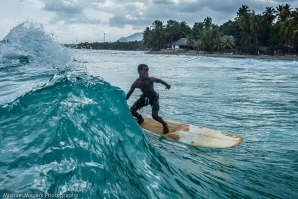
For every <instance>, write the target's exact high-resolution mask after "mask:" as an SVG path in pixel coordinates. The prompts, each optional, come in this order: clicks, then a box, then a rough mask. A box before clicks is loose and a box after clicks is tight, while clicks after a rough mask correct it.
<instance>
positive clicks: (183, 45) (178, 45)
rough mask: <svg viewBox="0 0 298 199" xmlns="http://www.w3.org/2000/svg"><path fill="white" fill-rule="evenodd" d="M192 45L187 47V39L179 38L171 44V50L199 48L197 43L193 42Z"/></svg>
mask: <svg viewBox="0 0 298 199" xmlns="http://www.w3.org/2000/svg"><path fill="white" fill-rule="evenodd" d="M193 43H194V44H192V45H189V44H188V40H187V38H181V39H179V40H178V41H175V42H173V44H172V49H183V50H185V49H196V48H198V47H199V44H198V42H193Z"/></svg>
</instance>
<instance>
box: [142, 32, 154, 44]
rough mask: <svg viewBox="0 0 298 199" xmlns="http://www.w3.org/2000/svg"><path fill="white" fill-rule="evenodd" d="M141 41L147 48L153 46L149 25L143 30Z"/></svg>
mask: <svg viewBox="0 0 298 199" xmlns="http://www.w3.org/2000/svg"><path fill="white" fill-rule="evenodd" d="M142 41H143V43H144V46H145V47H147V48H152V47H153V46H154V44H153V42H154V38H153V33H152V31H151V30H150V28H149V27H146V29H145V31H144V32H143V40H142Z"/></svg>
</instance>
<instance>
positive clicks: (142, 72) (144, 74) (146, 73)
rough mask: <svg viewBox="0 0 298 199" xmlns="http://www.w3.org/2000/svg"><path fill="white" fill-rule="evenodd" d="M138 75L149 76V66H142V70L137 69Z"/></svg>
mask: <svg viewBox="0 0 298 199" xmlns="http://www.w3.org/2000/svg"><path fill="white" fill-rule="evenodd" d="M138 72H139V75H140V77H148V76H149V68H148V67H144V68H143V69H142V70H139V71H138Z"/></svg>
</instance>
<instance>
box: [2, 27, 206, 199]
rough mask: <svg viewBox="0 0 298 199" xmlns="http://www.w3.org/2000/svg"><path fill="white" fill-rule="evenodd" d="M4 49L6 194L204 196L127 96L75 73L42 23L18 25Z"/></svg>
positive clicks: (3, 165) (3, 167)
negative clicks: (159, 147) (153, 137)
mask: <svg viewBox="0 0 298 199" xmlns="http://www.w3.org/2000/svg"><path fill="white" fill-rule="evenodd" d="M5 49H8V50H5ZM0 52H1V55H0V60H1V62H0V63H1V66H0V78H2V81H1V83H0V90H1V93H0V96H1V98H2V99H1V103H0V104H1V106H0V126H1V128H0V140H1V141H0V148H1V151H0V157H1V159H0V172H1V174H2V175H1V177H0V179H1V180H0V195H1V197H4V196H5V194H25V193H27V194H28V193H30V194H35V195H33V196H35V197H36V198H42V197H44V196H45V195H46V194H77V195H76V196H77V197H78V198H181V197H185V198H196V197H199V195H198V194H197V193H196V191H195V190H194V189H192V188H191V187H186V186H185V185H183V183H182V181H183V179H184V180H186V178H185V177H183V176H184V175H185V173H184V174H182V173H181V171H179V169H177V168H176V167H174V166H173V165H171V164H169V163H168V162H167V161H166V160H165V159H164V158H163V157H162V156H161V155H160V154H159V152H158V151H156V150H155V149H154V148H153V147H152V146H151V144H150V143H149V142H148V140H147V138H146V137H145V136H144V134H143V132H142V130H141V129H140V127H139V126H138V125H137V124H136V122H135V121H134V120H133V118H132V117H131V114H130V111H129V108H128V105H127V103H126V100H125V93H124V92H123V91H122V90H121V89H119V88H117V87H113V86H111V85H110V84H109V83H107V82H105V81H103V80H102V79H101V78H99V77H93V76H90V75H87V73H85V72H84V71H83V70H78V68H79V69H80V67H78V66H75V65H74V64H72V63H71V62H70V55H69V54H68V53H67V52H66V51H65V49H64V48H63V47H61V46H59V45H57V44H55V43H54V42H52V40H51V38H50V37H49V36H48V35H46V33H45V32H44V31H43V29H42V27H41V26H40V25H39V24H36V23H33V22H24V23H22V24H20V25H19V26H17V27H15V28H13V29H12V30H11V32H10V33H9V34H8V35H7V36H6V37H5V38H4V40H3V41H2V42H1V46H0ZM179 173H180V174H181V175H177V174H179ZM191 184H192V182H190V185H191ZM193 185H194V186H195V184H193ZM206 195H207V194H206ZM10 196H15V195H10ZM31 196H32V195H31Z"/></svg>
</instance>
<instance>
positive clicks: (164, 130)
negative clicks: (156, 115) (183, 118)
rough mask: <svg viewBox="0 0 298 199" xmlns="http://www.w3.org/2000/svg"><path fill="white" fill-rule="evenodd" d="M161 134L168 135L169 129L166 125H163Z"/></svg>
mask: <svg viewBox="0 0 298 199" xmlns="http://www.w3.org/2000/svg"><path fill="white" fill-rule="evenodd" d="M163 133H164V134H166V133H169V127H168V125H167V124H164V125H163Z"/></svg>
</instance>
